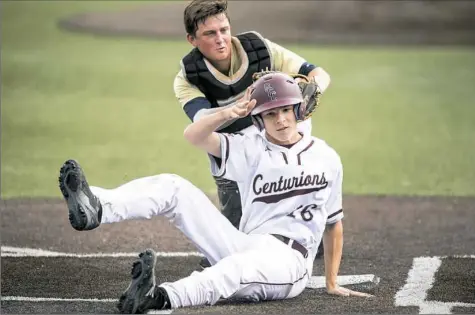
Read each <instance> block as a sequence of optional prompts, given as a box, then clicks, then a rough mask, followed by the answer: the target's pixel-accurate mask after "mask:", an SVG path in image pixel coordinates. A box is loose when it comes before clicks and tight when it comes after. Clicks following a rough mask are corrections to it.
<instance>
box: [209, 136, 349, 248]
mask: <svg viewBox="0 0 475 315" xmlns="http://www.w3.org/2000/svg"><path fill="white" fill-rule="evenodd" d="M220 138H221V156H222V158H221V160H219V159H218V161H217V160H216V159H215V158H214V157H211V158H210V160H211V170H212V173H213V175H215V176H218V177H224V178H227V179H230V180H234V181H236V182H237V183H238V187H239V190H240V192H241V199H242V219H241V223H240V230H241V231H243V232H245V233H247V234H280V235H284V236H287V237H289V238H291V239H293V240H295V241H297V242H299V243H300V244H302V245H304V246H305V247H306V248H307V249H308V250H310V251H311V252H313V253H315V251H316V248H317V247H318V245H319V243H320V241H321V238H322V235H323V231H324V229H325V224H332V223H335V222H337V221H339V220H341V219H342V218H343V209H342V179H343V167H342V164H341V160H340V157H339V155H338V153H336V151H335V150H333V149H332V148H331V147H330V146H329V145H328V144H326V142H325V141H323V140H321V139H318V138H316V137H313V136H311V135H308V134H304V136H303V138H302V139H301V140H300V141H299V142H297V143H296V144H294V145H293V146H292V147H291V148H286V147H283V146H279V145H275V144H273V143H271V142H269V141H267V139H266V138H265V135H264V133H258V134H250V135H244V134H240V133H237V134H220Z"/></svg>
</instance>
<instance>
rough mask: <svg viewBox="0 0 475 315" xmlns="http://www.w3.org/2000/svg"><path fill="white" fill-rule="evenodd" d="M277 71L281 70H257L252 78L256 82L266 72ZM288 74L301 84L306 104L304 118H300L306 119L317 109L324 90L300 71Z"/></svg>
mask: <svg viewBox="0 0 475 315" xmlns="http://www.w3.org/2000/svg"><path fill="white" fill-rule="evenodd" d="M277 72H279V71H270V70H267V71H261V72H256V73H254V74H253V75H252V80H253V81H254V82H255V81H257V80H258V79H259V78H261V77H262V76H264V75H266V74H270V73H277ZM288 75H290V76H291V77H292V78H294V80H295V81H296V82H297V84H298V85H299V88H300V91H301V92H302V97H303V103H304V105H305V113H304V115H303V117H302V119H300V120H301V121H303V120H306V119H308V118H310V116H312V114H313V112H314V111H315V109H316V108H317V107H318V105H320V96H321V95H322V92H321V90H320V87H319V86H318V84H317V83H316V82H315V81H314V80H312V79H310V78H308V77H307V76H305V75H302V74H298V73H288Z"/></svg>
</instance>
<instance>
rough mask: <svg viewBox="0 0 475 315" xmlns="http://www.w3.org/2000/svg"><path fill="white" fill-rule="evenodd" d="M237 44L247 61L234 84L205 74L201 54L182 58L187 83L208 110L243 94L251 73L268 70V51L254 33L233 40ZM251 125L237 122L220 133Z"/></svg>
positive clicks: (245, 120) (248, 120)
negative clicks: (200, 96)
mask: <svg viewBox="0 0 475 315" xmlns="http://www.w3.org/2000/svg"><path fill="white" fill-rule="evenodd" d="M236 37H237V38H238V39H239V41H240V42H241V45H242V47H243V48H244V51H245V52H246V54H247V57H248V60H249V66H248V68H247V71H246V73H245V74H244V75H243V76H242V77H241V79H239V80H238V81H236V82H234V83H232V84H225V83H223V82H221V81H219V80H218V79H216V78H215V76H214V75H213V74H212V73H211V72H210V71H209V69H208V67H207V66H206V64H205V62H204V60H203V58H204V56H203V54H202V53H201V52H200V51H199V50H198V49H197V48H195V49H193V50H192V51H191V52H190V53H189V54H188V55H186V56H185V57H184V58H183V60H182V62H183V66H184V70H185V74H186V78H187V79H188V81H189V82H190V83H191V84H193V85H195V86H196V87H197V88H198V89H199V90H200V91H201V92H202V93H203V94H204V95H205V96H206V98H207V99H208V100H209V101H210V102H211V105H212V107H219V105H218V100H223V101H224V100H227V99H229V98H231V97H233V96H236V95H238V94H239V93H241V92H243V91H244V90H245V89H247V87H249V86H250V85H251V84H252V75H253V74H254V73H255V72H259V71H263V70H266V69H269V70H270V69H271V59H270V55H269V51H268V50H267V47H266V45H265V43H264V41H263V40H262V39H261V38H260V37H259V36H258V35H256V34H255V33H252V32H249V33H242V34H239V35H237V36H236ZM251 125H252V120H251V117H250V116H248V117H244V118H241V119H238V120H237V121H235V122H234V123H232V124H231V125H229V126H228V127H226V128H223V129H221V130H220V131H221V132H236V131H239V130H242V129H244V128H247V127H249V126H251Z"/></svg>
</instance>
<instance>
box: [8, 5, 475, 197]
mask: <svg viewBox="0 0 475 315" xmlns="http://www.w3.org/2000/svg"><path fill="white" fill-rule="evenodd" d="M131 5H134V6H136V5H138V3H132V4H131V2H126V1H123V2H96V1H77V2H74V1H51V2H47V1H38V2H36V1H34V2H27V1H2V3H1V6H2V10H1V13H2V16H1V18H2V19H1V20H2V33H1V36H2V56H1V57H2V64H1V66H2V95H1V102H2V103H1V119H2V120H1V123H2V125H1V131H2V132H1V134H2V135H1V145H2V147H1V194H2V197H3V198H12V197H20V196H23V197H25V196H59V190H58V189H57V175H58V169H59V167H60V166H61V164H62V162H63V161H64V160H65V159H68V158H76V159H78V160H79V161H80V162H81V164H82V165H83V167H84V169H85V171H86V173H87V175H88V179H89V181H90V183H92V184H93V185H97V186H104V187H114V186H117V185H120V184H122V183H125V182H126V181H129V180H131V179H133V178H136V177H141V176H147V175H152V174H156V173H162V172H171V173H177V174H179V175H182V176H184V177H186V178H188V179H189V180H191V181H192V182H193V183H195V184H196V185H197V186H198V187H200V188H202V189H203V190H204V191H206V192H212V191H214V183H213V180H212V178H211V176H210V173H209V170H208V162H207V158H206V156H205V154H203V153H201V152H199V151H198V150H197V149H194V148H193V147H191V146H190V145H188V144H187V143H185V141H184V139H183V136H182V134H183V130H184V128H185V126H186V125H187V124H188V119H187V117H186V116H185V114H184V113H183V111H182V109H181V108H180V105H179V104H178V102H177V101H176V100H175V97H174V94H173V88H172V82H173V78H174V76H175V74H176V72H177V71H178V70H179V59H180V58H181V57H182V56H183V55H185V54H186V53H187V52H188V50H189V49H190V46H189V44H188V43H187V42H186V41H185V40H184V38H183V39H181V40H180V39H177V40H176V41H152V40H139V39H118V38H104V37H95V36H93V35H88V34H75V33H68V32H66V31H62V30H60V29H58V28H57V26H56V21H57V19H59V18H63V17H65V16H67V15H69V14H73V13H79V12H85V11H91V10H112V9H121V8H125V7H128V6H131ZM287 47H288V48H290V49H292V50H294V51H295V52H297V53H299V54H301V55H302V56H304V57H305V58H307V59H308V60H309V61H311V62H314V63H317V64H319V65H322V66H323V67H324V68H326V69H327V70H328V71H329V72H330V74H331V75H332V79H333V81H332V85H331V87H330V88H329V90H328V91H327V92H326V94H325V96H324V98H323V101H322V107H321V108H320V109H318V111H317V113H316V114H315V116H314V120H313V124H314V131H313V134H314V135H315V136H318V137H321V138H323V139H325V140H327V142H329V143H330V144H331V145H332V146H333V147H334V148H335V149H336V150H337V151H338V152H339V153H340V155H341V157H342V160H343V163H344V168H345V183H344V190H345V192H346V193H351V194H403V195H475V167H474V161H475V106H474V105H475V94H474V93H473V86H474V82H475V72H474V71H473V69H475V50H474V49H470V48H460V47H446V48H434V47H432V48H424V47H413V48H408V47H406V48H395V47H391V48H389V47H388V48H383V47H378V48H375V47H359V48H351V49H350V48H345V47H324V48H315V47H311V46H295V45H287Z"/></svg>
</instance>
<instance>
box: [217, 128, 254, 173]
mask: <svg viewBox="0 0 475 315" xmlns="http://www.w3.org/2000/svg"><path fill="white" fill-rule="evenodd" d="M218 135H219V137H220V140H221V158H220V159H218V158H216V157H214V156H211V155H209V157H210V162H211V173H212V174H213V175H214V176H216V177H222V178H226V179H229V180H233V181H236V182H240V181H243V180H245V177H244V176H245V175H246V174H247V173H246V172H245V171H243V170H247V169H249V167H252V164H253V161H254V160H255V159H254V158H253V156H252V155H253V154H252V150H249V144H250V142H251V139H250V137H248V136H246V135H244V134H242V133H232V134H231V133H220V134H218Z"/></svg>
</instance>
